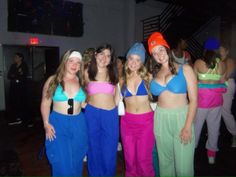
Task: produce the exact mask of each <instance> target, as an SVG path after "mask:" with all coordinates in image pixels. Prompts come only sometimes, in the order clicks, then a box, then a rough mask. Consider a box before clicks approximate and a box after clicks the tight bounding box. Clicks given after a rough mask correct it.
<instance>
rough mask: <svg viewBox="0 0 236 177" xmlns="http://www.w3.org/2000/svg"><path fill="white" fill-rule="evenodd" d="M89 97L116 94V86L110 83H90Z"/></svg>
mask: <svg viewBox="0 0 236 177" xmlns="http://www.w3.org/2000/svg"><path fill="white" fill-rule="evenodd" d="M87 92H88V95H94V94H99V93H105V94H111V95H114V93H115V86H114V85H112V84H110V83H109V82H98V81H95V82H89V83H88V85H87Z"/></svg>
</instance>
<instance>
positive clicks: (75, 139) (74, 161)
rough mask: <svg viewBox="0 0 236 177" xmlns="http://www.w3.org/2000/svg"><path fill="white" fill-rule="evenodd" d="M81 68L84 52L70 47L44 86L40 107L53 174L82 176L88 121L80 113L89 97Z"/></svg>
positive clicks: (47, 152)
mask: <svg viewBox="0 0 236 177" xmlns="http://www.w3.org/2000/svg"><path fill="white" fill-rule="evenodd" d="M82 68H83V62H82V56H81V54H80V53H79V52H78V51H76V50H68V51H67V52H65V54H64V55H63V57H62V60H61V63H60V65H59V67H58V68H57V71H56V73H55V74H54V75H52V76H50V77H49V78H48V80H47V81H46V82H45V84H44V87H43V93H42V101H41V108H40V109H41V114H42V119H43V125H44V129H45V136H46V140H45V146H46V154H47V157H48V160H49V162H50V164H51V170H52V175H53V176H82V170H83V158H84V157H85V155H86V153H87V149H88V137H87V136H88V135H87V128H86V122H85V117H84V114H83V113H82V112H81V107H82V106H84V101H85V99H86V94H85V92H84V89H83V80H82ZM51 105H52V111H51V112H50V107H51Z"/></svg>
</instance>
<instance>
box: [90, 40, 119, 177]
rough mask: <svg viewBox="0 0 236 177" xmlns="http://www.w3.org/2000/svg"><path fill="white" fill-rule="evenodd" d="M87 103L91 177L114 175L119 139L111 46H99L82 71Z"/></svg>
mask: <svg viewBox="0 0 236 177" xmlns="http://www.w3.org/2000/svg"><path fill="white" fill-rule="evenodd" d="M85 78H86V83H87V86H86V90H87V93H88V101H87V102H88V104H87V106H86V108H85V116H86V122H87V127H88V138H89V148H88V154H87V155H88V171H89V175H90V176H115V174H116V153H117V146H118V138H119V118H118V109H117V106H116V85H117V83H118V76H117V71H116V62H115V57H114V50H113V48H112V47H111V45H110V44H104V45H101V46H98V47H97V48H96V50H95V53H94V56H93V57H92V60H91V62H90V64H89V66H88V69H87V70H86V71H85Z"/></svg>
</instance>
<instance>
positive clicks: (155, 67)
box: [152, 46, 177, 77]
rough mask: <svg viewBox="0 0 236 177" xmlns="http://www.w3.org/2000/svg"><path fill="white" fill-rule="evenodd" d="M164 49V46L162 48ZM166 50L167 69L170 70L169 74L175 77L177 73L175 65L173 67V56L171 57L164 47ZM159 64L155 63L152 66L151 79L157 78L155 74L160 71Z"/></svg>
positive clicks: (167, 49) (168, 50)
mask: <svg viewBox="0 0 236 177" xmlns="http://www.w3.org/2000/svg"><path fill="white" fill-rule="evenodd" d="M164 47H165V46H164ZM165 49H166V53H167V55H168V56H169V68H170V72H171V73H172V74H173V75H176V74H177V71H176V68H175V65H174V58H173V56H172V55H171V51H170V49H169V48H167V47H165ZM161 66H162V65H161V64H159V63H157V62H156V64H155V65H154V66H153V68H152V75H153V77H156V76H157V73H158V72H159V71H160V69H161Z"/></svg>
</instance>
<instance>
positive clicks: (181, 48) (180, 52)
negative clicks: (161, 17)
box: [171, 38, 193, 66]
mask: <svg viewBox="0 0 236 177" xmlns="http://www.w3.org/2000/svg"><path fill="white" fill-rule="evenodd" d="M186 48H187V43H186V40H185V39H183V38H179V39H178V41H177V44H176V46H175V48H174V49H172V51H171V54H172V56H173V58H174V60H175V62H176V63H178V64H189V65H190V66H192V65H193V63H192V60H191V55H190V54H189V53H188V51H187V50H186Z"/></svg>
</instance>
